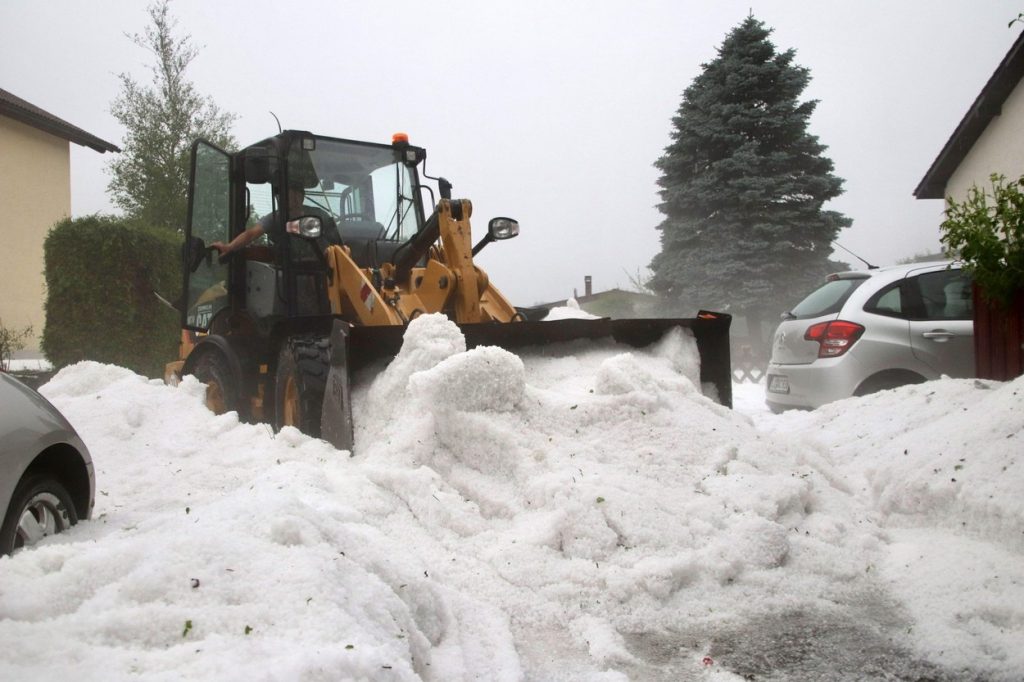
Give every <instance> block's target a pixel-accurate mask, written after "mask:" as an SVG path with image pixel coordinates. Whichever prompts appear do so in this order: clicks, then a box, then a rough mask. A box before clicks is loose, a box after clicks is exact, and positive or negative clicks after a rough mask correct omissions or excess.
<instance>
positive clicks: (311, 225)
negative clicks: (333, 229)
mask: <svg viewBox="0 0 1024 682" xmlns="http://www.w3.org/2000/svg"><path fill="white" fill-rule="evenodd" d="M285 229H286V230H287V231H288V232H289V233H290V234H297V235H299V236H300V237H306V238H308V239H316V238H317V237H319V236H320V231H321V230H322V225H321V224H320V219H319V218H317V217H316V216H311V215H307V216H302V217H301V218H296V219H295V220H289V221H288V222H287V223H286V224H285Z"/></svg>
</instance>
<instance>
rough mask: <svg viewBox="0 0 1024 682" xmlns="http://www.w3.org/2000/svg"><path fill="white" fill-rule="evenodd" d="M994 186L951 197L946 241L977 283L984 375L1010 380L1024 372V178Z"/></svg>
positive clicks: (994, 180) (997, 178)
mask: <svg viewBox="0 0 1024 682" xmlns="http://www.w3.org/2000/svg"><path fill="white" fill-rule="evenodd" d="M989 183H990V186H991V189H990V190H986V189H983V188H980V187H978V186H977V185H975V186H972V187H971V188H970V189H969V190H968V191H967V197H966V199H964V201H963V202H957V201H955V200H954V199H953V198H952V197H950V198H947V199H946V212H945V214H946V219H945V220H944V221H943V222H942V226H941V231H942V237H941V241H942V244H943V245H944V247H945V249H946V252H947V253H948V254H949V255H950V257H952V258H956V259H958V260H960V261H962V262H963V264H964V269H965V270H966V271H967V272H968V273H970V275H971V277H972V278H973V280H974V350H975V363H976V368H977V371H978V376H979V377H981V378H985V379H999V380H1006V379H1012V378H1014V377H1017V376H1020V375H1021V374H1022V373H1024V348H1022V343H1024V191H1022V188H1024V177H1021V178H1019V179H1017V180H1009V181H1008V180H1007V179H1006V178H1005V177H1004V176H1002V175H999V174H993V175H991V176H990V178H989Z"/></svg>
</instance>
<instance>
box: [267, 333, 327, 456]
mask: <svg viewBox="0 0 1024 682" xmlns="http://www.w3.org/2000/svg"><path fill="white" fill-rule="evenodd" d="M329 346H330V341H329V339H327V338H326V337H320V336H298V337H292V338H290V339H288V340H287V341H286V342H285V344H284V346H283V347H282V348H281V354H280V355H279V356H278V359H277V374H276V377H275V381H274V398H275V399H274V406H275V416H276V419H275V426H276V427H277V428H278V429H281V427H283V426H294V427H295V428H297V429H298V430H299V431H302V432H303V433H305V434H306V435H309V436H314V437H316V438H319V437H320V411H321V410H322V409H323V401H324V388H325V387H326V386H327V372H328V370H329V369H330V361H329V357H330V354H329V352H328V349H329Z"/></svg>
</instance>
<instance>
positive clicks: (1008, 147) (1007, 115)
mask: <svg viewBox="0 0 1024 682" xmlns="http://www.w3.org/2000/svg"><path fill="white" fill-rule="evenodd" d="M992 173H1002V174H1003V175H1005V176H1006V177H1007V178H1013V179H1016V178H1019V177H1021V176H1022V175H1024V80H1021V82H1020V83H1018V84H1017V87H1016V88H1014V90H1013V92H1011V93H1010V96H1009V97H1007V98H1006V101H1005V102H1004V103H1003V108H1002V111H1001V112H1000V114H999V116H996V117H995V118H993V119H992V120H991V121H990V122H989V124H988V127H987V128H985V132H983V133H982V134H981V137H979V138H978V141H977V142H975V143H974V146H973V147H972V148H971V151H970V152H968V153H967V156H966V157H964V160H963V161H962V162H961V163H960V165H959V167H957V169H956V172H954V173H953V175H952V176H951V177H950V178H949V182H947V183H946V196H947V197H950V196H951V197H953V198H954V199H956V200H957V201H962V200H963V199H964V198H965V197H966V196H967V190H968V189H970V187H971V186H972V185H977V186H979V187H989V179H988V178H989V176H990V175H991V174H992Z"/></svg>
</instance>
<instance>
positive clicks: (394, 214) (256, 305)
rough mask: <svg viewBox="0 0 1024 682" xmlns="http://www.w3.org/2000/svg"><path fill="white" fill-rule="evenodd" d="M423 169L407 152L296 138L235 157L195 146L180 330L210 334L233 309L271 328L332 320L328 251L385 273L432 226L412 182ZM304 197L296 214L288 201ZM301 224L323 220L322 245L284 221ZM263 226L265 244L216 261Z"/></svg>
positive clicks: (282, 137)
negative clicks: (334, 246) (294, 321)
mask: <svg viewBox="0 0 1024 682" xmlns="http://www.w3.org/2000/svg"><path fill="white" fill-rule="evenodd" d="M423 158H425V152H424V151H423V150H422V149H421V148H418V147H413V146H411V145H409V144H408V143H407V142H405V143H401V144H398V143H396V144H392V145H385V144H372V143H365V142H355V141H352V140H343V139H336V138H328V137H323V136H317V135H312V134H310V133H306V132H301V131H291V130H289V131H285V132H283V133H281V134H279V135H276V136H274V137H271V138H268V139H266V140H263V141H261V142H258V143H256V144H254V145H252V146H250V147H247V148H245V149H243V150H242V151H240V152H237V153H236V154H229V153H228V152H226V151H224V150H222V149H219V148H218V147H216V146H215V145H213V144H211V143H209V142H207V141H204V140H199V141H197V142H196V143H195V144H194V145H193V152H192V168H191V178H190V186H189V217H188V226H187V232H186V245H185V258H184V260H185V264H186V267H185V268H184V270H185V282H184V291H185V292H186V301H185V303H186V305H185V310H184V312H183V325H182V326H183V327H185V328H187V329H191V330H194V331H201V332H205V331H209V330H210V326H211V323H212V322H213V321H214V320H215V319H216V318H217V317H218V315H220V314H222V313H223V312H224V311H226V310H229V309H231V310H243V311H245V312H246V313H247V314H248V315H250V316H251V317H253V318H255V319H256V320H257V321H259V320H265V321H269V322H272V321H273V320H275V319H281V318H297V317H300V318H307V317H321V316H326V315H330V313H331V310H330V305H329V304H328V302H327V298H326V291H325V287H326V279H327V278H326V273H327V266H326V262H325V261H324V259H323V258H322V252H323V249H324V248H325V247H326V245H327V244H329V243H341V244H344V245H345V246H347V247H348V248H349V249H350V251H351V254H352V258H353V260H355V262H356V263H357V264H358V265H359V266H361V267H364V268H376V267H379V265H380V264H381V263H384V262H388V261H390V260H391V259H392V258H393V255H394V253H395V251H396V249H397V248H398V246H399V245H401V244H402V243H403V242H405V241H407V240H408V239H409V238H410V237H412V236H413V235H415V234H416V233H417V232H418V231H419V230H420V229H421V227H422V225H423V224H424V222H425V216H424V210H423V205H422V201H421V199H420V191H419V190H420V187H419V178H418V175H417V171H416V165H417V163H419V162H420V161H422V159H423ZM297 190H301V199H300V204H299V205H298V206H297V207H296V206H295V205H294V204H292V202H291V201H290V200H289V197H292V198H294V197H295V195H296V191H297ZM290 204H291V205H290ZM299 216H311V217H316V218H318V219H319V221H320V224H321V226H322V230H321V234H320V235H319V236H317V237H315V238H311V237H308V236H304V235H300V234H297V233H294V232H293V231H289V229H288V224H289V221H290V220H291V219H294V218H298V217H299ZM256 225H259V226H260V227H261V228H263V235H262V236H261V237H260V238H259V239H257V240H255V241H254V242H252V243H251V244H250V245H249V246H248V247H247V248H244V249H240V250H239V251H238V252H236V253H234V254H232V255H231V257H230V258H229V261H230V262H221V261H220V260H219V259H218V258H217V254H216V252H215V251H213V252H212V253H211V252H210V251H209V245H210V244H211V243H213V242H215V241H220V242H225V243H227V242H229V241H230V240H231V239H233V238H234V237H236V236H237V235H238V234H239V233H241V232H243V231H245V230H246V229H249V228H252V227H253V226H256Z"/></svg>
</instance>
